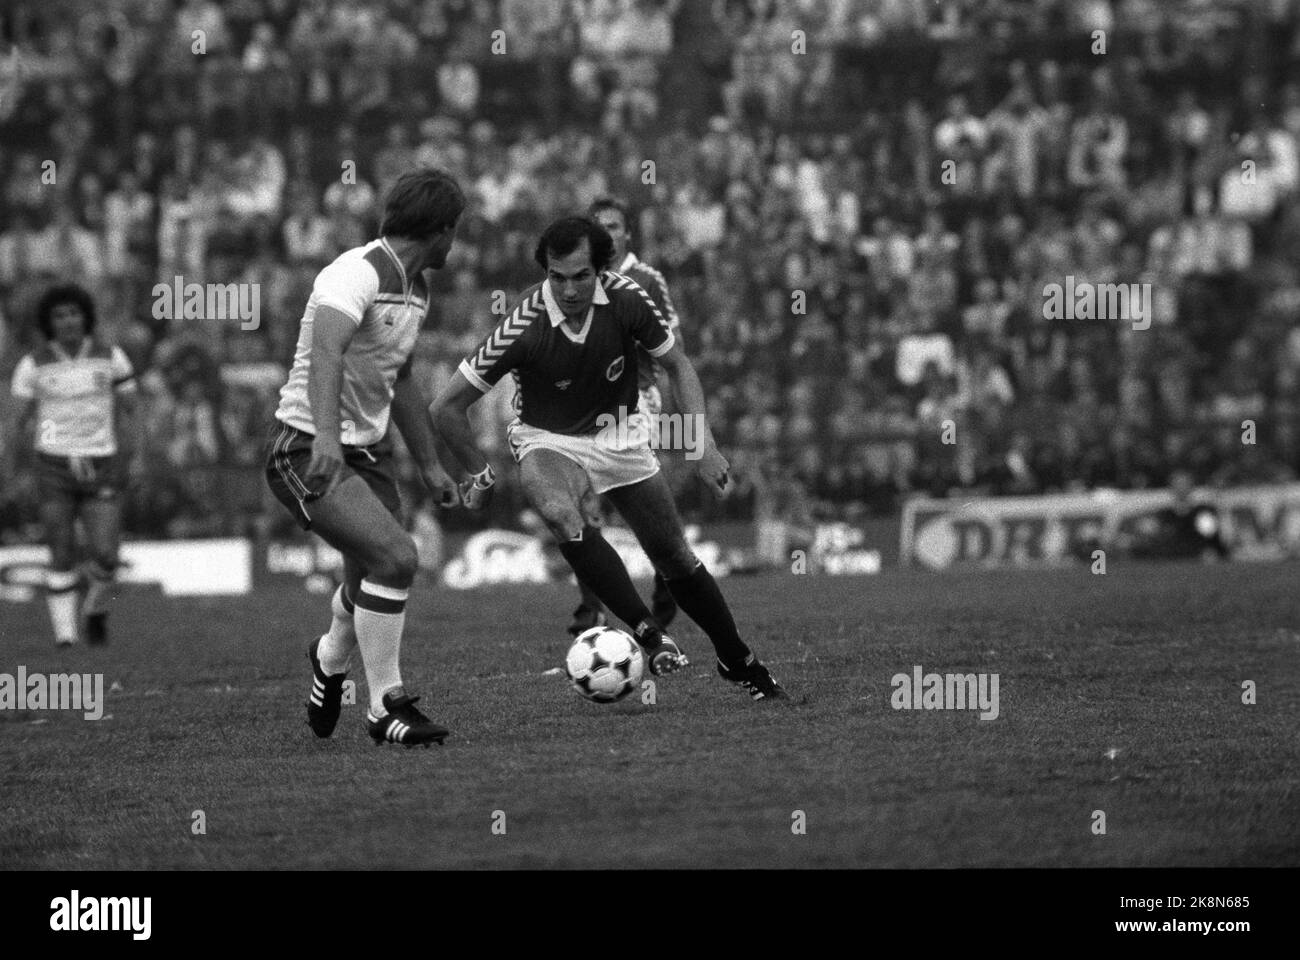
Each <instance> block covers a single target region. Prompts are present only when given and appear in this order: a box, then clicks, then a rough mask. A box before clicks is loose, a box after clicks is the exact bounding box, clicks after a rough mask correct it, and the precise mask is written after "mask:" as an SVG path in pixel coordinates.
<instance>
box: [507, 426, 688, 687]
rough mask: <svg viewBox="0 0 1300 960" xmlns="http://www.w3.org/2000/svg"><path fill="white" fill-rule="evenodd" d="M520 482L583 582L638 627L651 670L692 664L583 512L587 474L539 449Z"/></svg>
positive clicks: (525, 461)
mask: <svg viewBox="0 0 1300 960" xmlns="http://www.w3.org/2000/svg"><path fill="white" fill-rule="evenodd" d="M519 480H520V484H521V485H522V487H523V490H524V494H525V496H527V497H528V501H529V503H531V504H532V506H533V509H534V510H536V511H537V512H538V514H540V515H541V517H542V520H543V522H545V524H546V526H547V528H548V529H549V530H550V531H551V534H552V535H553V536H554V537H555V539H556V541H557V542H558V543H559V546H560V553H562V554H563V555H564V559H565V560H566V561H567V562H568V564H569V566H570V568H572V570H573V572H574V574H575V575H576V576H577V578H578V580H579V582H581V583H586V584H587V585H588V586H589V587H590V588H591V590H592V592H594V593H595V594H596V596H597V597H599V598H600V601H601V602H602V603H603V604H604V605H605V606H606V607H608V608H609V609H610V611H611V612H612V613H613V614H614V615H615V616H616V617H618V618H619V619H620V620H622V621H623V622H624V623H626V624H627V625H628V626H629V627H631V628H632V634H633V636H635V637H636V639H637V642H638V643H640V644H641V646H642V647H644V648H645V650H646V656H647V659H648V660H649V662H650V669H651V671H652V672H654V673H656V674H664V673H671V672H673V671H674V670H679V669H681V668H682V667H684V666H687V665H688V661H687V659H686V657H684V656H682V654H681V651H680V650H678V649H677V645H676V644H675V643H673V641H672V640H671V639H670V638H668V637H666V636H665V635H664V633H663V629H662V628H661V627H660V626H659V625H658V624H657V623H655V621H654V618H653V617H652V616H651V615H650V611H649V609H648V608H647V607H646V605H645V602H644V601H643V600H642V599H641V597H640V595H639V594H638V593H637V592H636V587H635V586H634V585H633V584H632V578H631V577H630V576H628V572H627V567H625V566H624V565H623V561H622V559H621V558H620V557H619V555H618V553H617V551H615V550H614V548H613V547H611V546H610V545H609V543H607V542H606V540H605V538H604V537H603V536H602V535H601V532H600V529H599V528H598V527H593V526H589V525H588V524H587V522H586V521H587V518H586V517H585V516H584V515H583V512H582V500H583V496H584V495H585V493H586V490H587V487H588V482H589V481H588V478H587V472H586V471H585V470H584V469H583V468H582V467H580V466H579V465H578V464H576V463H575V462H574V461H572V460H570V459H569V458H568V457H566V456H563V455H562V454H559V453H556V452H555V451H554V450H545V449H541V450H533V451H530V452H529V453H526V454H524V456H523V458H522V459H521V460H520V461H519Z"/></svg>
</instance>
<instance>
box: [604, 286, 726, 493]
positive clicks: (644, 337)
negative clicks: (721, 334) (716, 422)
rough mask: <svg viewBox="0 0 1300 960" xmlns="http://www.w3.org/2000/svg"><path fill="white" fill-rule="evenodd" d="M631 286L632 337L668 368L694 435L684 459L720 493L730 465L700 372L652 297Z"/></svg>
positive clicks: (679, 405)
mask: <svg viewBox="0 0 1300 960" xmlns="http://www.w3.org/2000/svg"><path fill="white" fill-rule="evenodd" d="M633 286H634V287H635V292H636V293H637V294H638V296H637V297H635V298H629V300H628V304H629V306H628V313H627V314H626V316H627V317H628V322H629V324H630V325H631V330H632V336H633V337H635V338H636V341H637V342H638V343H639V344H641V346H642V347H643V348H644V349H645V351H646V353H648V354H650V356H652V357H653V358H654V359H656V360H658V361H659V363H660V364H662V365H663V368H664V370H665V371H667V373H668V377H669V382H670V384H671V386H672V391H673V399H674V400H676V401H677V410H678V411H679V413H680V415H681V416H683V417H687V418H689V419H688V421H687V422H688V423H689V424H690V425H691V428H692V432H691V433H690V434H687V435H688V436H691V437H694V438H695V445H694V447H693V448H692V449H689V450H687V451H686V459H687V460H697V461H699V462H698V464H697V465H696V468H695V469H696V472H697V473H698V474H699V475H700V479H701V480H703V481H704V483H705V484H706V485H707V486H708V487H709V488H710V489H711V490H712V491H713V492H714V493H716V494H717V495H718V496H722V493H723V490H724V489H725V488H726V486H727V470H728V469H729V468H730V465H729V464H728V463H727V458H726V457H724V456H723V455H722V454H721V453H719V452H718V445H717V444H716V443H715V442H714V440H713V431H712V430H710V429H709V422H708V419H707V418H706V417H705V415H704V387H703V386H702V385H701V384H700V377H699V374H697V373H696V372H695V367H694V365H692V363H691V361H690V360H689V359H688V358H687V356H686V351H685V350H683V349H682V345H681V344H680V343H678V341H677V337H676V335H675V334H674V333H673V331H672V329H671V328H670V327H669V326H668V320H667V318H666V317H664V315H663V313H662V312H660V310H659V307H658V305H657V304H656V303H655V302H654V299H653V298H652V297H651V296H650V294H648V293H646V291H645V290H643V289H642V288H641V287H639V286H635V285H633Z"/></svg>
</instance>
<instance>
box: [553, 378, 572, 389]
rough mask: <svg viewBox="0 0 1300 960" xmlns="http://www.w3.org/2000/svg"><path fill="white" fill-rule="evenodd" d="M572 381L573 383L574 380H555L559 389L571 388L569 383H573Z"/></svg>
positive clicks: (556, 387)
mask: <svg viewBox="0 0 1300 960" xmlns="http://www.w3.org/2000/svg"><path fill="white" fill-rule="evenodd" d="M571 383H573V381H572V380H556V381H555V389H557V390H568V389H569V384H571Z"/></svg>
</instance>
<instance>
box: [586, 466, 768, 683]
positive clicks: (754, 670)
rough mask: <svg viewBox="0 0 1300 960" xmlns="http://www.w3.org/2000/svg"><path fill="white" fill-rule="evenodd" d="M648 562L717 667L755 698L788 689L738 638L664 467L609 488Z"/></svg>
mask: <svg viewBox="0 0 1300 960" xmlns="http://www.w3.org/2000/svg"><path fill="white" fill-rule="evenodd" d="M607 496H608V497H609V499H610V501H611V502H612V503H613V504H614V506H615V507H617V508H618V512H619V513H620V514H622V516H623V519H624V520H625V521H627V525H628V526H629V527H631V528H632V532H633V533H634V534H635V535H636V538H637V541H638V542H639V543H640V544H641V547H642V549H644V550H645V552H646V556H648V557H649V558H650V562H651V563H653V564H654V565H655V569H657V570H658V571H659V572H660V573H662V574H663V576H664V581H665V582H666V583H667V585H668V589H669V590H671V591H672V593H673V597H674V598H676V600H677V603H678V605H679V606H680V607H681V608H682V610H683V611H685V613H686V615H687V616H688V617H690V618H691V619H692V620H694V621H695V622H696V623H697V624H699V626H700V629H702V630H703V631H704V632H705V634H707V635H708V638H709V640H710V641H712V643H713V647H714V650H715V651H716V652H717V655H718V672H719V673H720V674H721V675H722V676H723V677H724V678H725V679H727V680H730V681H731V682H732V683H735V684H737V685H738V686H740V687H741V688H742V689H744V690H745V692H746V693H748V694H749V695H750V696H751V697H753V698H754V699H755V700H763V699H776V700H781V699H786V698H787V697H788V694H786V692H785V690H784V689H782V687H781V685H780V684H779V683H777V682H776V681H775V680H773V679H772V676H771V674H769V673H768V671H767V668H766V667H764V666H763V665H762V664H761V663H759V661H758V659H757V658H756V657H755V656H754V654H753V652H752V651H751V650H750V649H749V647H748V646H747V645H746V644H745V641H744V640H742V639H741V638H740V632H739V631H738V630H737V629H736V620H735V618H734V617H733V616H732V615H731V608H730V607H729V606H728V605H727V601H726V600H725V599H724V598H723V596H722V591H721V590H719V589H718V583H717V581H716V580H714V579H713V574H711V573H709V571H708V570H707V569H706V568H705V566H704V564H703V563H702V562H700V560H699V558H698V557H696V556H695V553H694V551H692V550H691V548H690V546H689V545H688V544H687V543H686V534H685V532H684V531H683V530H682V521H681V518H680V517H679V516H678V515H677V506H676V504H675V503H674V502H673V497H672V492H671V491H670V490H669V489H668V482H667V480H665V478H664V475H663V473H662V472H660V473H656V474H655V475H654V476H652V477H648V478H647V479H645V480H641V481H639V482H637V483H632V484H628V485H627V486H625V487H616V488H615V489H613V490H610V491H609V492H608V494H607Z"/></svg>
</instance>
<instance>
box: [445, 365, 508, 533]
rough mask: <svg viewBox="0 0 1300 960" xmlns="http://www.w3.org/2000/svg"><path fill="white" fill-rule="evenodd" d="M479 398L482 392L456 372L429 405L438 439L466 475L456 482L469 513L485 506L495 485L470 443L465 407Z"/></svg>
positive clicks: (485, 463)
mask: <svg viewBox="0 0 1300 960" xmlns="http://www.w3.org/2000/svg"><path fill="white" fill-rule="evenodd" d="M482 396H483V391H482V390H481V389H479V387H477V386H476V385H475V384H473V383H471V382H470V381H469V379H468V378H467V377H466V376H465V374H463V373H462V372H460V371H459V370H457V371H456V372H455V373H454V374H452V376H451V382H450V383H448V384H447V385H446V386H445V387H443V389H442V392H441V393H440V394H438V397H437V399H435V400H434V401H433V403H432V404H430V406H429V419H430V420H431V421H432V422H433V427H434V430H435V431H436V432H437V435H438V437H439V439H440V440H441V441H442V442H443V443H444V444H445V445H446V447H447V449H448V450H449V451H451V455H452V456H453V457H454V458H455V459H456V460H457V461H458V462H459V463H460V466H461V469H462V470H464V471H465V472H466V473H468V476H467V477H466V478H465V479H464V480H462V481H461V483H460V492H461V497H462V499H463V500H464V503H465V506H467V507H469V508H470V509H472V510H479V509H482V508H483V507H485V506H487V503H488V501H489V500H490V499H491V498H492V487H493V485H494V484H495V483H496V474H495V473H493V471H492V466H491V464H489V463H488V461H487V457H485V456H484V455H483V451H482V450H480V449H479V448H478V444H477V443H475V442H474V428H473V427H472V426H470V422H469V408H470V407H472V406H473V405H474V404H475V403H477V402H478V400H479V398H480V397H482Z"/></svg>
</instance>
